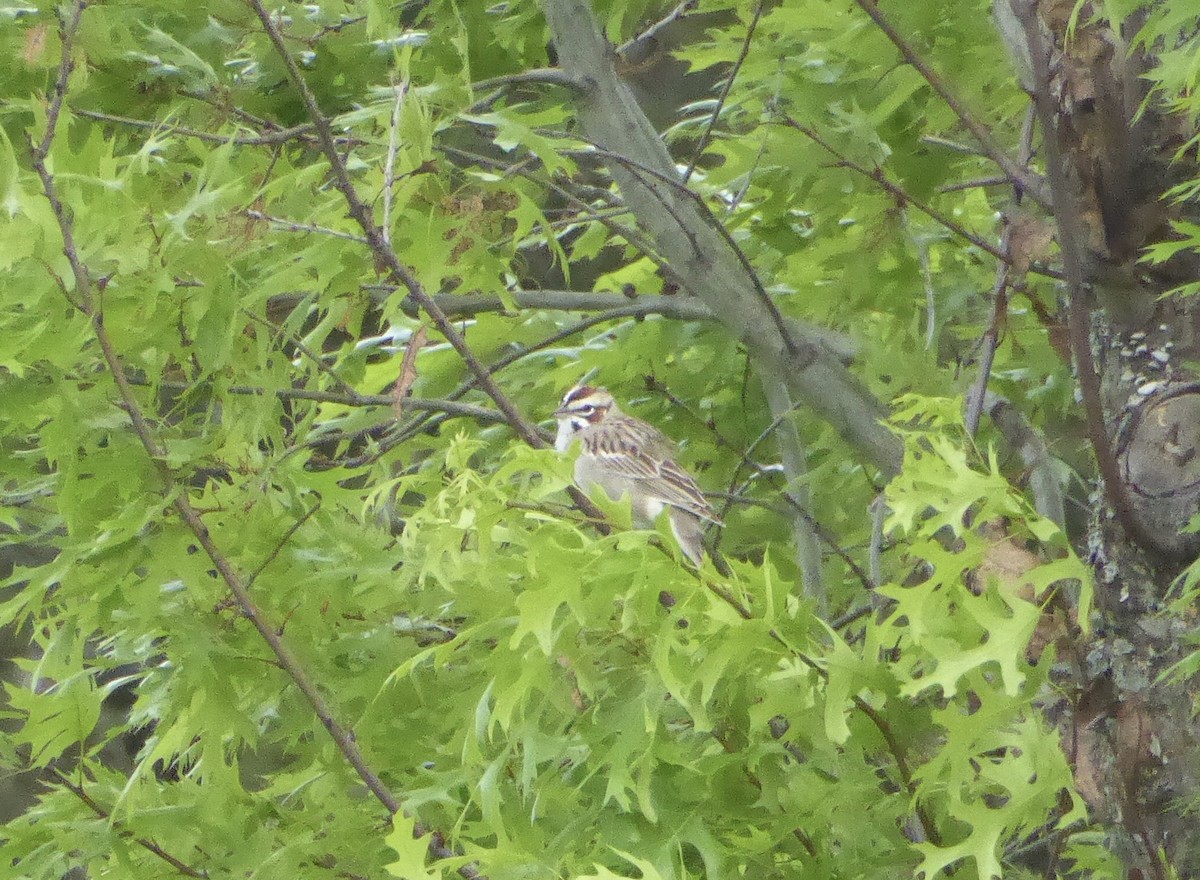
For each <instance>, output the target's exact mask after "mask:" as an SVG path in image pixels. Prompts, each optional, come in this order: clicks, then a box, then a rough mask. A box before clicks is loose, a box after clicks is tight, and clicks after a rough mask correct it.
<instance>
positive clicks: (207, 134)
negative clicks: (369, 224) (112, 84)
mask: <svg viewBox="0 0 1200 880" xmlns="http://www.w3.org/2000/svg"><path fill="white" fill-rule="evenodd" d="M71 112H72V113H74V114H75V115H76V116H79V117H81V118H83V119H91V120H93V121H95V122H108V123H111V124H113V125H124V126H126V127H128V128H144V129H147V130H148V131H157V132H162V133H163V134H170V135H179V136H180V137H190V138H195V139H196V140H200V141H205V142H207V143H210V144H234V145H236V146H239V147H268V146H275V145H278V144H286V143H288V142H289V141H294V140H299V139H301V138H311V137H312V128H313V126H312V123H311V122H305V123H303V124H301V125H293V126H292V127H291V128H282V129H280V130H279V131H273V132H271V133H270V134H256V135H242V134H219V133H217V132H212V131H200V130H199V129H195V128H188V127H187V126H184V125H176V124H175V123H173V122H159V121H156V120H153V119H134V118H133V117H130V116H116V115H114V114H112V113H101V112H99V111H97V110H79V109H72V111H71ZM338 142H339V143H342V144H345V143H349V139H347V138H338Z"/></svg>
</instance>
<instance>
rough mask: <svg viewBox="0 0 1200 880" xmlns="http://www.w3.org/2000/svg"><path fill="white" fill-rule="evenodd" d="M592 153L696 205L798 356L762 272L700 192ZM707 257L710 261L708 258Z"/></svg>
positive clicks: (599, 151)
mask: <svg viewBox="0 0 1200 880" xmlns="http://www.w3.org/2000/svg"><path fill="white" fill-rule="evenodd" d="M592 152H594V153H595V155H597V156H600V157H601V158H604V159H608V160H609V161H611V162H617V163H618V164H620V165H622V166H624V167H625V170H626V171H628V172H630V173H631V174H633V175H635V176H640V175H642V174H646V175H649V176H651V177H653V178H654V179H655V180H658V181H659V182H661V183H664V184H666V185H667V186H669V187H671V188H672V189H673V190H675V191H676V192H677V193H679V194H680V195H682V196H684V197H685V198H687V199H690V200H691V202H692V203H693V204H694V205H695V207H696V210H697V211H699V212H700V214H701V216H702V217H703V218H704V220H705V221H707V223H708V225H709V226H710V228H711V229H712V230H713V231H714V232H716V233H717V235H719V236H720V237H721V239H722V240H723V241H724V242H725V244H726V245H727V246H728V247H729V250H730V251H731V252H732V253H733V256H734V258H735V259H736V260H737V261H738V264H739V265H740V266H741V267H742V269H743V271H744V272H745V273H746V277H747V278H748V279H749V281H750V285H751V288H752V289H753V290H754V293H755V295H756V296H757V298H758V299H759V301H760V302H761V303H762V305H763V307H764V308H765V309H766V311H767V314H768V316H769V317H770V318H771V322H772V323H773V324H774V325H775V329H776V330H778V331H779V336H780V338H781V340H782V341H783V346H784V349H785V350H786V351H787V352H788V354H789V355H795V354H797V352H798V350H799V349H798V347H797V345H796V340H795V339H793V338H792V333H791V330H790V329H788V326H787V322H786V321H785V320H784V318H783V314H782V313H781V312H780V311H779V306H777V305H776V304H775V300H773V299H772V298H771V295H770V294H769V293H767V289H766V288H765V287H764V286H763V283H762V279H761V278H759V277H758V273H757V272H755V271H754V266H753V265H752V264H751V263H750V259H749V257H747V256H746V253H745V251H743V250H742V248H741V246H740V245H739V244H738V243H737V242H736V241H735V240H734V238H733V236H732V235H730V233H729V230H728V229H726V228H725V226H724V224H722V223H721V222H720V221H719V220H718V219H717V218H716V217H714V216H713V213H712V211H711V210H710V209H709V207H708V203H707V202H705V201H704V198H703V196H701V195H700V194H699V193H697V192H694V191H693V190H692V189H691V188H689V187H687V186H684V185H683V184H682V183H681V182H680V181H679V180H677V179H675V178H673V177H671V176H669V175H667V174H664V173H662V172H660V171H657V170H656V169H654V168H648V167H646V166H645V165H642V164H641V163H639V162H635V161H634V160H632V159H630V158H629V157H627V156H624V155H622V154H620V153H614V152H612V151H611V150H606V149H603V148H602V147H599V146H597V147H595V148H594V149H593V151H592ZM640 182H641V184H642V185H643V186H645V187H646V188H647V189H649V190H651V191H652V192H657V189H656V188H655V187H653V186H651V185H650V184H648V183H646V181H645V180H642V181H640ZM677 219H678V218H677ZM679 223H680V229H681V230H682V231H684V232H686V231H687V230H688V227H687V225H686V224H684V223H683V222H682V221H679ZM705 257H706V259H707V255H705Z"/></svg>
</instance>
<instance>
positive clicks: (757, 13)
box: [683, 0, 763, 183]
mask: <svg viewBox="0 0 1200 880" xmlns="http://www.w3.org/2000/svg"><path fill="white" fill-rule="evenodd" d="M762 12H763V0H758V2H757V3H756V4H755V5H754V15H753V16H752V17H751V18H750V24H749V25H747V27H746V36H745V38H744V39H743V40H742V50H741V52H739V53H738V57H737V60H736V61H734V62H733V67H732V68H730V70H729V75H728V76H727V77H725V85H723V86H722V87H721V94H720V95H718V96H717V105H716V106H715V107H713V112H712V113H711V114H710V115H709V117H708V124H707V125H705V126H704V133H703V134H701V135H700V140H699V142H697V144H696V151H695V153H693V154H692V161H691V162H689V163H688V167H687V170H686V171H684V172H683V182H684V183H687V182H688V181H689V180H691V179H692V174H693V172H695V170H696V164H697V163H698V162H699V161H700V158H701V157H702V156H703V155H704V150H705V149H706V148H707V147H708V142H709V139H710V138H711V137H712V131H713V128H714V126H716V124H717V120H718V119H719V118H720V116H721V110H722V109H723V108H724V107H725V101H726V100H727V99H728V98H729V91H730V89H732V88H733V81H734V80H735V79H737V75H738V72H739V71H741V69H742V65H743V64H745V63H746V56H747V55H749V54H750V41H751V40H753V39H754V32H755V31H756V30H758V21H759V19H761V18H762Z"/></svg>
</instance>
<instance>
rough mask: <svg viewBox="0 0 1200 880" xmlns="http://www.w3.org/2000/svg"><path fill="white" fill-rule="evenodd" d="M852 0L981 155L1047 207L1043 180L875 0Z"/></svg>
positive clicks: (1048, 207) (1046, 193)
mask: <svg viewBox="0 0 1200 880" xmlns="http://www.w3.org/2000/svg"><path fill="white" fill-rule="evenodd" d="M854 2H855V3H857V4H858V6H859V8H860V9H862V11H863V12H865V13H866V14H867V15H869V16H870V17H871V21H873V22H875V24H876V26H878V28H879V29H880V30H881V31H883V33H884V34H885V35H886V36H887V38H888V39H889V40H891V41H892V45H893V46H895V47H896V48H897V49H899V50H900V54H901V55H902V56H903V57H904V60H905V61H907V62H908V63H909V64H910V65H912V67H913V69H914V70H916V71H917V73H919V74H921V76H922V77H923V78H924V80H925V82H927V83H929V85H930V87H931V88H932V89H933V90H934V91H935V92H937V94H938V96H939V97H940V98H941V99H942V100H943V101H945V102H946V106H947V107H949V108H950V109H951V110H953V111H954V115H955V116H957V117H958V119H959V121H960V122H961V123H962V124H963V125H964V126H966V128H967V130H968V131H969V132H971V134H972V135H974V137H975V140H977V141H978V142H979V146H980V147H981V148H982V149H983V153H984V155H986V156H987V157H988V158H989V159H991V160H992V161H993V162H995V163H996V164H997V165H999V166H1000V169H1001V170H1002V171H1003V172H1004V173H1005V174H1007V175H1008V176H1009V177H1010V178H1011V179H1012V181H1013V182H1014V183H1016V184H1018V185H1019V186H1020V187H1021V189H1023V190H1024V191H1025V192H1026V193H1028V194H1029V197H1030V198H1031V199H1033V200H1034V201H1035V202H1037V203H1038V204H1039V205H1041V206H1042V207H1043V208H1046V209H1047V210H1049V209H1050V194H1049V192H1047V189H1046V184H1045V181H1043V180H1041V179H1040V178H1038V177H1037V176H1036V175H1035V174H1033V173H1032V172H1031V171H1030V170H1029V169H1028V168H1025V167H1022V166H1021V164H1020V163H1018V162H1016V161H1014V160H1013V158H1012V157H1011V156H1009V155H1008V153H1006V152H1005V151H1004V147H1002V146H1001V145H1000V143H999V141H997V140H996V138H995V136H994V135H993V134H992V132H991V130H990V129H989V128H988V127H987V126H986V125H984V124H983V123H982V122H980V121H979V120H978V119H976V118H975V117H974V115H972V113H971V111H970V110H968V109H967V106H966V104H964V103H963V102H962V100H961V99H960V98H959V97H958V95H956V94H954V92H952V91H951V90H950V87H949V86H948V85H946V82H945V80H943V79H942V78H941V77H940V76H938V74H937V72H936V71H934V69H933V68H932V67H930V66H929V64H928V63H927V62H926V61H925V59H924V58H922V57H921V56H920V55H919V54H918V53H917V51H916V49H914V48H913V47H912V44H910V43H909V42H908V40H906V39H904V37H903V35H901V33H900V32H899V31H898V30H896V28H895V27H893V26H892V23H891V22H890V21H888V19H887V16H885V15H884V14H883V11H882V10H881V9H880V8H879V6H878V5H876V2H875V0H854Z"/></svg>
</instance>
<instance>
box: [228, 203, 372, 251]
mask: <svg viewBox="0 0 1200 880" xmlns="http://www.w3.org/2000/svg"><path fill="white" fill-rule="evenodd" d="M243 213H244V214H245V215H246V216H247V217H249V218H250V219H251V220H260V221H262V222H264V223H270V224H271V226H273V227H275V228H276V229H280V230H283V231H284V232H309V233H314V234H316V235H328V236H329V237H330V238H341V239H344V240H346V241H352V242H354V243H355V244H366V243H367V240H366V239H365V238H363V237H362V236H361V235H355V234H354V233H352V232H342V231H340V230H338V229H330V228H329V227H327V226H314V225H313V224H311V223H298V222H296V221H295V220H287V219H285V218H283V217H272V216H271V215H270V214H264V213H263V212H262V211H256V210H254V209H253V208H248V209H247V210H245V211H244V212H243Z"/></svg>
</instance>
